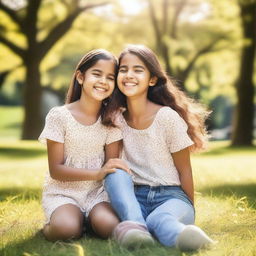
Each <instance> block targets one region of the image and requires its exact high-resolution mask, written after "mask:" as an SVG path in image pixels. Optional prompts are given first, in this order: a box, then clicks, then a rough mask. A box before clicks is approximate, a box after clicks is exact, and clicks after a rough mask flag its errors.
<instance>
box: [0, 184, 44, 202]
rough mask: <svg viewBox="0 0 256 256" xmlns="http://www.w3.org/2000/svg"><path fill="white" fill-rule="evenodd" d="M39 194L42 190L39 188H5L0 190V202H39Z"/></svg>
mask: <svg viewBox="0 0 256 256" xmlns="http://www.w3.org/2000/svg"><path fill="white" fill-rule="evenodd" d="M41 194H42V190H41V189H39V188H38V189H37V188H31V189H29V188H27V187H26V188H5V189H0V201H4V200H7V201H8V200H11V201H21V200H28V199H33V200H40V199H41Z"/></svg>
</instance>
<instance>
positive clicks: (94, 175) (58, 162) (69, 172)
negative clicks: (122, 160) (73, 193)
mask: <svg viewBox="0 0 256 256" xmlns="http://www.w3.org/2000/svg"><path fill="white" fill-rule="evenodd" d="M47 151H48V164H49V171H50V175H51V177H52V178H53V179H55V180H59V181H82V180H102V179H103V178H104V177H105V176H106V175H107V174H108V173H112V172H115V169H114V167H113V165H111V164H109V165H107V166H106V165H104V167H102V168H101V169H100V168H99V169H84V168H73V167H69V166H65V165H64V144H62V143H58V142H55V141H52V140H47Z"/></svg>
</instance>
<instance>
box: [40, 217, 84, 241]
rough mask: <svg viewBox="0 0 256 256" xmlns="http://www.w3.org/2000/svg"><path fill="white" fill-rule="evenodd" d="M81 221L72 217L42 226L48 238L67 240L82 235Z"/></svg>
mask: <svg viewBox="0 0 256 256" xmlns="http://www.w3.org/2000/svg"><path fill="white" fill-rule="evenodd" d="M82 231H83V227H82V223H81V222H80V221H78V220H74V219H72V218H70V219H66V220H59V221H54V222H52V223H50V224H48V225H46V226H45V228H44V235H45V236H46V238H47V239H48V240H52V241H55V240H69V239H77V238H79V237H81V236H82Z"/></svg>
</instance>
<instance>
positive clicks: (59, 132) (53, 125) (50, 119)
mask: <svg viewBox="0 0 256 256" xmlns="http://www.w3.org/2000/svg"><path fill="white" fill-rule="evenodd" d="M64 127H65V125H64V121H63V113H62V112H61V110H60V107H54V108H52V109H51V110H50V111H49V113H48V114H47V116H46V118H45V126H44V129H43V131H42V133H41V134H40V136H39V138H38V140H39V141H40V142H42V143H44V144H45V143H46V140H47V139H49V140H53V141H56V142H60V143H64V137H65V129H64Z"/></svg>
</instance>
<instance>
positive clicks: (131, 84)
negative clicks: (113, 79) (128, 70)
mask: <svg viewBox="0 0 256 256" xmlns="http://www.w3.org/2000/svg"><path fill="white" fill-rule="evenodd" d="M124 86H136V84H135V83H124Z"/></svg>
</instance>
